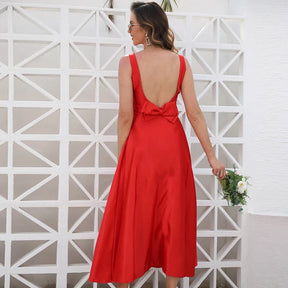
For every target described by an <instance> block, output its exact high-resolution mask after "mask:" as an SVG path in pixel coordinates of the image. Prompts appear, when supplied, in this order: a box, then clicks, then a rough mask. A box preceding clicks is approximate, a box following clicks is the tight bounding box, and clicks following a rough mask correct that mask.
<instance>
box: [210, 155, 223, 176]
mask: <svg viewBox="0 0 288 288" xmlns="http://www.w3.org/2000/svg"><path fill="white" fill-rule="evenodd" d="M208 161H209V163H210V166H211V168H212V173H213V174H214V175H215V176H217V177H218V178H220V179H223V178H225V176H226V171H225V166H224V165H223V164H222V163H221V162H220V161H219V160H218V159H217V158H216V157H213V158H212V159H208Z"/></svg>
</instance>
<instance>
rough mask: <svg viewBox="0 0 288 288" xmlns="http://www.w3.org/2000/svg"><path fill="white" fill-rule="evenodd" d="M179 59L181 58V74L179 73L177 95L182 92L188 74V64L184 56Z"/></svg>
mask: <svg viewBox="0 0 288 288" xmlns="http://www.w3.org/2000/svg"><path fill="white" fill-rule="evenodd" d="M179 57H180V73H179V79H178V86H177V93H176V94H177V95H178V93H179V92H180V87H181V85H182V81H183V78H184V75H185V72H186V63H185V59H184V56H182V55H179Z"/></svg>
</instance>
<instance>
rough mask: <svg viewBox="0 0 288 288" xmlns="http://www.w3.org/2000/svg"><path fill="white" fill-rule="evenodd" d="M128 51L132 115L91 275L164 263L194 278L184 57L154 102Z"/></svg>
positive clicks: (113, 275)
mask: <svg viewBox="0 0 288 288" xmlns="http://www.w3.org/2000/svg"><path fill="white" fill-rule="evenodd" d="M129 57H130V61H131V65H132V81H133V90H134V119H133V124H132V127H131V131H130V133H129V136H128V138H127V140H126V142H125V143H124V145H123V148H122V151H121V154H120V157H119V161H118V165H117V168H116V172H115V175H114V178H113V181H112V186H111V189H110V193H109V196H108V200H107V204H106V208H105V212H104V215H103V219H102V223H101V227H100V230H99V234H98V238H97V243H96V247H95V252H94V258H93V262H92V267H91V272H90V277H89V281H92V282H98V283H109V282H116V283H130V282H134V280H135V279H136V278H139V277H141V276H143V275H144V273H145V272H146V271H147V270H149V269H150V268H151V267H162V269H163V271H164V273H165V274H167V275H169V276H174V277H184V276H189V277H193V276H194V273H195V266H197V250H196V228H197V224H196V222H197V214H196V209H197V206H196V194H195V184H194V177H193V172H192V167H191V157H190V151H189V146H188V142H187V139H186V135H185V132H184V130H183V126H182V124H181V122H180V120H179V118H178V109H177V106H176V100H177V96H178V94H179V92H180V87H181V83H182V80H183V77H184V73H185V71H186V67H185V60H184V57H183V56H181V55H179V58H180V73H179V79H178V87H177V92H176V93H175V96H174V97H173V98H172V99H171V100H170V101H169V102H168V103H166V104H165V105H163V106H162V107H161V108H159V107H158V106H156V105H155V104H153V103H152V102H150V101H149V100H148V99H147V98H146V97H145V95H144V93H143V89H142V87H141V79H140V73H139V68H138V64H137V60H136V56H135V54H134V53H133V54H130V55H129Z"/></svg>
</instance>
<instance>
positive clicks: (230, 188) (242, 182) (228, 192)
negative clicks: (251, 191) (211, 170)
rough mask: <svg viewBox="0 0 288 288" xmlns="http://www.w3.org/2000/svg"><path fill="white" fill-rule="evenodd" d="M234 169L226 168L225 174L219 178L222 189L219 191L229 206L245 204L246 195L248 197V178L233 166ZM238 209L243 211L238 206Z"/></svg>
mask: <svg viewBox="0 0 288 288" xmlns="http://www.w3.org/2000/svg"><path fill="white" fill-rule="evenodd" d="M233 168H234V170H229V169H226V176H225V178H223V179H219V178H218V180H219V182H220V185H221V187H222V190H221V191H219V192H220V194H222V196H223V199H226V200H227V202H228V205H229V206H238V205H240V206H241V205H246V204H247V197H248V198H250V197H249V196H248V194H247V188H248V185H250V184H249V183H248V178H249V177H247V176H243V175H242V174H241V173H240V172H239V170H237V169H236V168H235V165H233ZM239 211H243V208H242V207H240V209H239Z"/></svg>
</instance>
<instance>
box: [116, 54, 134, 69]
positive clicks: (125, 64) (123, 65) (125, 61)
mask: <svg viewBox="0 0 288 288" xmlns="http://www.w3.org/2000/svg"><path fill="white" fill-rule="evenodd" d="M129 55H130V54H129ZM129 55H124V56H122V57H121V58H120V60H119V71H120V70H126V71H131V65H130V56H129Z"/></svg>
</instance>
